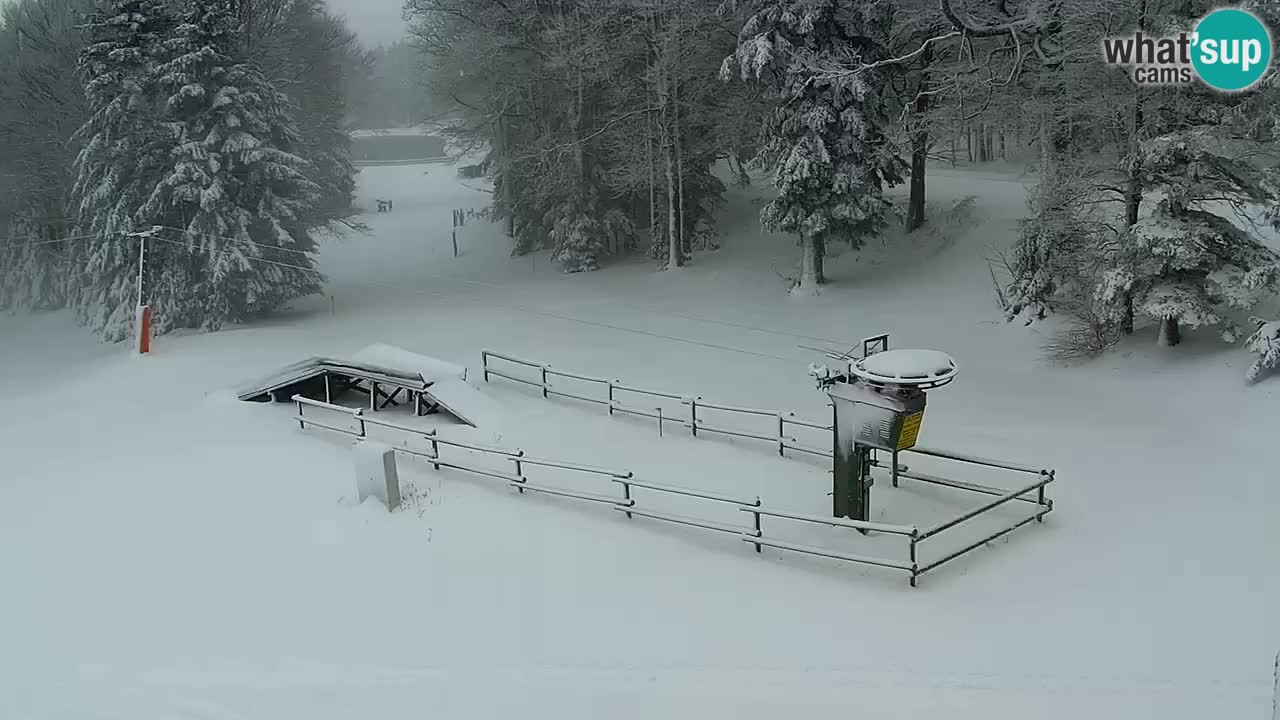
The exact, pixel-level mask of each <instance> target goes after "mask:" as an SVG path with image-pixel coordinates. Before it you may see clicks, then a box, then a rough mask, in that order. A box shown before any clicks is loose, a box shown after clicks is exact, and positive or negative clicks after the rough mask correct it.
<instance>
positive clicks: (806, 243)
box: [795, 236, 826, 294]
mask: <svg viewBox="0 0 1280 720" xmlns="http://www.w3.org/2000/svg"><path fill="white" fill-rule="evenodd" d="M825 251H826V243H825V242H824V241H823V240H822V238H820V237H816V236H808V237H802V238H801V240H800V282H799V283H797V284H796V287H795V291H796V292H798V293H803V294H812V293H816V292H817V291H818V286H819V285H822V284H823V283H824V282H826V279H825V278H824V277H823V272H822V261H823V256H824V255H825V254H826V253H825Z"/></svg>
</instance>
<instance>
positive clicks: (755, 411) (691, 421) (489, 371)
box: [480, 350, 832, 457]
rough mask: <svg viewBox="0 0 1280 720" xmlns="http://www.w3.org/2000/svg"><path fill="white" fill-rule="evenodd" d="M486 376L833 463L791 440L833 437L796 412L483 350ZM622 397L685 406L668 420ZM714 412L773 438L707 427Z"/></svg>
mask: <svg viewBox="0 0 1280 720" xmlns="http://www.w3.org/2000/svg"><path fill="white" fill-rule="evenodd" d="M480 358H481V367H482V376H483V378H484V380H485V382H488V381H489V376H490V375H492V376H494V377H500V378H503V379H504V380H511V381H513V382H517V383H521V384H523V385H528V386H530V387H535V388H538V389H539V390H541V391H542V396H543V397H544V398H549V397H551V396H557V397H567V398H572V399H574V400H581V401H583V402H588V403H592V404H594V405H603V406H605V407H606V408H607V409H608V413H609V414H610V415H614V414H616V413H622V414H625V415H634V416H636V417H643V418H648V419H650V420H657V421H658V424H659V426H660V427H661V426H664V425H666V424H668V423H674V424H676V425H678V426H681V427H684V428H688V430H689V433H690V434H691V435H693V436H694V437H697V435H698V433H710V434H714V435H724V436H727V437H740V438H746V439H748V440H760V441H763V442H767V443H769V444H771V445H773V446H774V447H775V448H777V451H778V455H780V456H785V455H786V454H787V451H788V450H794V451H796V452H801V453H805V454H808V455H816V456H818V457H831V454H832V451H831V450H830V449H822V448H815V447H809V446H807V445H804V444H803V443H801V442H800V441H799V439H798V438H796V437H793V436H792V428H793V427H796V428H805V429H807V430H819V431H823V432H827V433H829V432H831V431H832V427H831V424H830V423H818V422H813V421H810V420H802V419H800V418H797V417H796V414H795V413H794V412H779V411H777V410H768V409H764V408H750V407H741V406H738V405H727V404H722V403H713V402H708V401H706V400H703V399H702V397H701V396H698V395H688V394H679V393H673V392H665V391H660V390H652V389H649V388H641V387H636V386H634V385H627V384H625V383H623V382H622V381H621V380H610V379H608V378H603V377H598V376H594V375H587V374H584V373H579V372H572V371H569V370H560V369H557V368H553V367H552V366H550V365H548V364H546V363H541V362H535V361H532V360H525V359H521V358H518V357H515V356H514V355H509V354H506V353H500V352H495V351H493V350H482V351H481V352H480ZM494 359H496V360H501V361H503V362H506V363H510V364H511V365H516V366H519V367H524V368H528V369H532V370H535V371H536V372H537V373H538V379H537V380H530V379H529V378H527V377H520V376H519V375H516V374H514V373H512V372H510V371H508V370H506V369H501V368H494V367H493V364H492V363H491V362H490V361H491V360H494ZM554 378H566V379H569V380H576V381H578V382H584V383H590V384H592V385H598V386H603V387H604V391H605V392H604V393H603V397H592V396H590V395H585V394H582V393H579V392H570V391H568V390H565V389H562V388H558V387H556V385H554V384H553V383H552V382H551V380H552V379H554ZM618 393H631V394H633V395H640V396H644V397H649V398H656V399H660V400H670V401H675V402H679V403H680V404H681V405H682V406H684V408H685V409H684V410H683V411H682V414H683V416H677V415H672V414H668V413H666V412H664V411H662V410H661V409H659V408H645V407H637V406H636V405H634V404H628V403H624V402H622V401H621V400H619V399H618ZM700 412H702V413H706V412H715V413H727V414H730V415H741V416H748V417H752V418H755V419H760V418H769V419H770V420H772V421H773V423H772V424H771V428H770V431H769V432H767V433H766V432H764V431H759V432H752V431H750V430H743V429H738V428H730V427H725V426H723V425H719V424H715V423H710V422H707V420H706V418H705V417H701V416H700V415H699V413H700Z"/></svg>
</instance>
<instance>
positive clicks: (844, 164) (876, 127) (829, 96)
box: [721, 0, 904, 292]
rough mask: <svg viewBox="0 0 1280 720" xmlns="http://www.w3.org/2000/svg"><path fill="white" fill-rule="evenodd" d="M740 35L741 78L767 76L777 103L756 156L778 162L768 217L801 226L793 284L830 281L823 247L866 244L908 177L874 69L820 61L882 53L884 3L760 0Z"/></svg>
mask: <svg viewBox="0 0 1280 720" xmlns="http://www.w3.org/2000/svg"><path fill="white" fill-rule="evenodd" d="M739 4H742V5H746V6H747V7H749V8H751V9H752V10H754V13H753V14H752V15H751V16H750V17H749V18H748V19H747V21H746V23H745V24H744V25H743V27H742V30H741V31H740V33H739V35H738V49H737V52H736V53H735V54H734V55H732V56H730V57H729V58H726V60H725V62H724V65H723V67H722V69H721V74H722V76H724V77H728V76H729V75H730V74H731V73H732V71H733V69H734V66H736V67H737V68H738V70H739V72H740V74H741V75H742V77H743V78H744V79H758V80H765V81H769V82H771V83H772V85H773V89H774V91H775V93H774V100H775V104H774V105H773V107H772V108H771V109H769V110H768V111H767V113H766V116H765V120H764V125H763V127H762V129H761V146H760V149H759V153H758V154H757V156H756V158H755V162H756V164H757V166H759V167H764V168H767V169H769V170H771V171H773V178H774V180H773V181H774V185H775V187H777V188H778V197H777V198H775V199H774V200H773V201H771V202H770V203H769V204H768V205H766V206H765V208H764V210H763V211H762V212H761V222H762V223H763V225H764V226H765V227H766V228H768V229H770V230H776V231H782V232H786V233H791V234H794V235H797V236H798V238H799V242H800V246H801V248H802V250H803V251H802V258H801V271H800V279H799V282H798V284H797V286H796V290H798V291H801V292H813V291H816V289H817V286H818V285H820V284H822V283H823V282H824V278H823V257H824V255H825V250H826V246H827V244H828V243H829V242H832V241H843V242H847V243H849V244H850V245H852V246H853V247H854V248H857V247H860V246H861V245H862V244H863V242H864V241H865V240H866V239H867V238H868V237H870V236H872V235H874V234H875V233H877V232H879V231H880V230H881V229H882V228H883V227H884V225H885V222H886V219H885V215H886V213H887V212H888V211H889V208H890V204H889V201H888V200H887V199H886V198H885V197H884V192H883V191H884V188H885V186H886V185H895V184H897V183H899V182H901V180H902V170H903V169H904V165H903V163H902V161H901V160H900V159H899V158H898V157H897V156H896V155H895V153H894V150H893V148H892V146H891V145H890V143H889V142H888V141H887V139H886V128H887V127H888V126H889V119H888V117H887V116H886V112H885V108H884V99H883V95H882V93H881V88H880V87H879V84H880V82H881V81H882V79H881V73H880V72H879V71H877V70H875V69H871V68H868V69H867V70H865V71H863V72H860V73H857V74H846V75H834V76H833V75H827V76H823V75H821V74H818V73H816V72H814V70H813V68H815V67H820V66H823V65H828V64H830V63H829V62H827V61H826V60H825V59H824V56H829V55H835V54H838V55H840V56H841V57H847V56H848V54H849V53H850V52H852V53H856V54H857V55H858V56H859V57H860V58H861V59H862V60H864V61H866V62H868V63H870V62H874V61H875V60H876V59H877V58H878V57H879V56H881V55H882V54H883V50H882V48H881V47H880V46H879V45H878V44H877V43H876V41H875V40H874V39H873V38H874V37H875V33H874V32H873V31H872V26H873V25H874V23H876V22H877V21H878V20H879V16H878V14H879V13H881V12H883V11H884V6H883V5H881V4H879V3H848V2H841V1H839V0H753V1H751V2H745V0H744V2H742V3H731V5H739Z"/></svg>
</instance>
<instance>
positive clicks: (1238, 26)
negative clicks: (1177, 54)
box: [1191, 8, 1271, 92]
mask: <svg viewBox="0 0 1280 720" xmlns="http://www.w3.org/2000/svg"><path fill="white" fill-rule="evenodd" d="M1191 64H1192V66H1194V67H1195V69H1196V74H1198V75H1199V76H1200V79H1201V80H1203V81H1204V82H1205V84H1206V85H1208V86H1209V87H1211V88H1214V89H1215V90H1222V91H1225V92H1236V91H1239V90H1248V89H1249V88H1251V87H1253V86H1254V85H1256V84H1257V83H1258V81H1259V80H1261V79H1262V76H1263V75H1264V74H1266V72H1267V69H1268V68H1269V67H1271V32H1270V31H1268V30H1267V26H1266V25H1264V24H1263V23H1262V21H1261V20H1259V19H1258V17H1257V16H1256V15H1254V14H1253V13H1250V12H1246V11H1244V10H1237V9H1235V8H1225V9H1222V10H1214V11H1213V12H1211V13H1209V14H1208V15H1205V16H1204V18H1203V19H1202V20H1200V23H1199V24H1198V25H1196V29H1195V35H1194V37H1193V39H1192V50H1191Z"/></svg>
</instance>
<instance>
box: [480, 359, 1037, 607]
mask: <svg viewBox="0 0 1280 720" xmlns="http://www.w3.org/2000/svg"><path fill="white" fill-rule="evenodd" d="M888 347H889V336H888V335H887V334H886V335H878V336H875V337H871V338H867V339H866V340H864V341H863V342H862V351H863V355H862V356H855V355H853V354H852V353H853V351H852V350H851V351H849V352H846V353H840V354H837V353H834V352H830V351H824V352H826V354H827V356H828V357H831V358H832V359H836V360H840V361H843V362H849V363H850V364H852V363H853V362H856V361H858V360H860V359H862V358H863V357H866V355H867V354H868V353H870V354H874V353H875V352H881V351H884V350H887V349H888ZM877 348H878V349H877ZM492 359H498V360H502V361H504V362H507V363H510V364H513V365H517V366H523V367H526V368H532V369H535V370H537V371H538V380H536V381H535V380H530V379H528V378H523V377H519V376H518V375H515V374H513V373H512V372H511V371H506V370H498V369H495V368H493V367H492V366H491V364H490V361H491V360H492ZM481 366H482V372H483V378H484V380H485V382H488V381H489V376H490V375H493V376H496V377H500V378H503V379H507V380H511V381H514V382H517V383H521V384H524V385H528V386H531V387H534V388H538V389H539V390H541V392H542V396H543V397H544V398H551V397H552V396H559V397H567V398H572V399H575V400H581V401H583V402H588V403H593V404H597V405H604V406H605V407H606V408H608V412H609V415H614V414H615V413H623V414H630V415H637V416H640V417H647V418H651V419H656V420H658V422H659V424H660V425H661V424H662V423H665V422H674V423H676V424H678V425H680V426H682V427H685V428H688V429H689V430H690V433H691V434H692V435H694V436H695V437H696V436H697V435H698V433H699V431H702V432H704V433H715V434H721V435H728V436H732V437H743V438H750V439H756V440H762V441H766V442H769V443H771V444H774V445H776V446H777V448H778V454H779V455H781V456H785V455H786V450H788V449H790V450H797V451H800V452H805V453H809V454H812V455H817V456H821V457H827V458H831V457H833V455H834V452H833V450H819V449H817V448H811V447H806V446H803V445H799V444H798V443H797V442H796V440H795V438H792V437H788V436H787V434H786V433H787V430H788V426H797V427H805V428H811V429H816V430H820V431H824V432H826V433H830V434H831V436H832V437H833V436H834V426H833V425H832V424H822V423H815V422H811V421H807V420H801V419H799V418H797V417H795V413H793V412H785V413H784V412H777V411H773V410H761V409H756V408H744V407H737V406H733V405H722V404H716V403H710V402H707V401H705V400H703V399H702V398H701V397H700V396H694V395H681V394H677V393H670V392H660V391H656V390H648V389H644V388H639V387H635V386H630V385H625V384H623V383H622V381H620V380H609V379H606V378H600V377H594V376H591V375H584V374H582V373H577V372H571V371H567V370H558V369H554V368H552V367H551V366H550V365H548V364H546V363H540V362H534V361H530V360H523V359H520V358H517V357H514V356H512V355H509V354H504V353H498V352H495V351H492V350H483V351H482V352H481ZM555 377H561V378H570V379H574V380H579V381H582V382H587V383H593V384H600V385H604V386H605V387H606V392H607V395H606V397H605V398H604V399H601V398H594V397H590V396H586V395H582V394H578V393H573V392H568V391H565V390H559V389H556V388H555V386H553V385H552V384H551V383H550V379H551V378H555ZM618 392H627V393H635V394H639V395H644V396H649V397H656V398H663V399H668V400H676V401H679V402H680V403H681V404H683V405H685V406H686V407H688V408H689V413H688V416H687V417H685V418H679V417H664V416H663V414H662V412H661V410H660V409H659V410H658V411H657V412H650V411H647V410H643V409H640V408H636V407H634V406H627V405H623V404H622V403H621V402H619V401H618V399H617V397H616V395H617V393H618ZM699 409H704V410H717V411H721V412H727V413H732V414H738V415H745V416H752V417H769V418H776V419H777V423H778V424H777V433H776V434H771V435H764V434H760V433H751V432H743V431H738V430H734V429H731V428H724V427H717V426H711V425H707V424H706V422H705V421H704V420H703V419H702V418H700V417H699V416H698V410H699ZM829 447H834V443H832V444H831V445H830V446H829ZM902 453H914V454H916V455H921V456H928V457H932V458H934V459H937V460H942V461H949V462H956V463H963V464H970V465H977V466H982V467H986V468H989V469H993V470H1002V471H1010V472H1017V473H1022V474H1029V475H1033V476H1035V478H1036V481H1035V482H1033V483H1030V484H1028V485H1025V486H1023V487H1021V488H1016V489H1013V490H1009V489H1005V488H999V487H994V486H988V485H981V484H976V483H970V482H965V481H961V480H955V479H951V478H946V477H942V476H939V475H933V474H929V473H923V472H916V471H912V470H911V469H910V468H909V467H908V466H907V465H903V464H900V463H899V462H898V458H899V457H900V455H901V454H902ZM882 456H883V459H882ZM869 462H870V464H871V466H872V467H875V468H880V469H882V470H885V471H887V472H888V474H889V477H890V479H891V481H892V484H893V487H899V486H900V483H901V481H902V480H903V479H907V480H912V481H916V482H920V483H923V484H928V485H936V486H939V487H945V488H949V489H952V490H959V491H962V492H968V493H973V494H977V495H982V496H987V497H992V498H995V499H994V500H990V501H988V502H985V503H983V504H982V505H980V506H978V507H975V508H973V509H971V510H968V511H966V512H964V513H962V514H960V515H957V516H955V517H953V518H950V519H948V520H945V521H943V522H940V523H938V524H936V525H934V526H931V527H926V528H919V527H917V526H914V525H886V524H884V523H876V522H869V521H863V520H853V519H848V518H835V517H831V518H824V517H819V516H812V515H797V514H794V513H783V512H772V511H767V510H762V509H760V508H759V507H758V506H742V507H741V509H743V510H747V511H749V512H753V513H755V523H754V525H755V528H756V529H757V530H758V529H759V527H760V517H761V516H766V517H775V518H781V519H789V520H793V521H799V522H809V523H815V524H823V525H830V526H833V527H848V528H851V529H854V530H857V531H859V532H861V533H863V534H867V533H874V532H879V533H888V534H892V535H898V536H902V537H905V538H906V539H907V540H908V558H909V560H908V562H905V563H904V562H897V561H893V560H885V559H880V558H871V557H867V556H860V555H850V554H843V553H839V552H835V551H831V550H827V549H825V548H815V547H808V546H802V545H794V544H792V543H787V542H783V541H778V540H770V539H767V538H764V537H763V536H755V537H754V538H752V537H751V536H744V538H743V539H744V540H747V541H757V542H756V550H757V551H759V550H760V547H761V546H768V547H775V548H779V549H783V550H790V551H793V552H800V553H805V554H809V555H817V556H822V557H830V558H835V559H839V560H846V561H849V562H857V563H863V564H868V565H876V566H879V567H888V568H892V569H899V570H904V571H907V572H909V573H910V574H911V586H912V587H915V586H916V584H917V582H918V579H919V577H920V576H921V575H923V574H925V573H927V572H931V571H933V570H935V569H937V568H938V567H940V566H942V565H944V564H946V563H948V562H951V561H952V560H954V559H956V558H958V557H960V556H962V555H964V554H966V553H968V552H971V551H973V550H975V549H977V548H979V547H982V546H983V545H985V544H987V543H989V542H991V541H993V540H996V539H999V538H1000V537H1003V536H1005V535H1007V534H1009V533H1011V532H1013V531H1014V530H1017V529H1019V528H1021V527H1024V526H1026V525H1028V524H1030V523H1031V522H1033V521H1034V522H1037V523H1041V522H1043V521H1044V517H1045V516H1046V515H1048V514H1049V513H1050V512H1051V511H1052V510H1053V501H1052V500H1051V499H1049V498H1048V497H1047V496H1046V491H1045V488H1046V487H1047V486H1048V485H1049V484H1050V483H1052V482H1054V480H1055V479H1056V473H1055V471H1054V470H1052V469H1044V468H1034V467H1030V466H1027V465H1021V464H1017V463H1010V462H1006V461H1002V460H993V459H990V458H983V457H979V456H976V455H969V454H965V453H958V452H952V451H945V450H937V449H931V448H925V447H920V446H916V447H912V448H909V449H905V450H900V451H897V452H894V453H889V452H887V451H883V450H871V452H870V455H869ZM637 486H638V485H637ZM684 494H689V492H688V491H686V492H685V493H684ZM694 496H695V497H696V496H697V495H694ZM1009 503H1030V504H1032V505H1034V506H1035V508H1034V510H1033V511H1032V512H1031V514H1030V515H1027V516H1025V517H1022V518H1019V519H1017V520H1016V521H1014V522H1012V523H1011V524H1009V525H1007V526H1004V527H1002V528H1000V529H999V530H997V531H995V532H993V533H991V534H990V535H987V536H986V537H984V538H982V539H981V540H978V541H976V542H972V543H969V544H968V545H966V546H964V547H962V548H960V549H958V550H948V551H945V552H944V554H943V555H942V556H941V557H939V558H937V559H935V560H932V561H929V562H924V563H921V557H920V551H921V550H922V548H921V545H922V544H924V543H925V542H926V541H928V540H931V539H933V538H935V537H938V536H940V535H942V534H943V533H945V532H947V531H949V530H952V529H953V528H956V527H958V526H961V525H963V524H964V523H967V522H969V521H971V520H973V519H975V518H977V517H980V516H982V515H984V514H986V513H989V512H991V511H993V510H995V509H997V508H1000V507H1003V506H1005V505H1007V504H1009ZM752 508H754V509H752ZM633 514H644V513H642V512H640V511H633ZM672 521H673V522H680V521H679V520H672ZM686 524H689V523H686ZM703 527H706V525H703ZM709 529H713V530H715V529H718V528H715V527H710V528H709ZM930 546H932V544H930Z"/></svg>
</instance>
